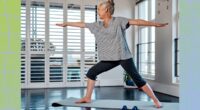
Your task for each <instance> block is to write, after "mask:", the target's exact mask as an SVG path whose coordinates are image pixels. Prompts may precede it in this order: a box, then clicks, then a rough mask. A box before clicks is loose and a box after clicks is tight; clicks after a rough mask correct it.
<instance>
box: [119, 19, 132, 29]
mask: <svg viewBox="0 0 200 110" xmlns="http://www.w3.org/2000/svg"><path fill="white" fill-rule="evenodd" d="M119 19H120V23H121V26H122V29H127V28H128V27H129V26H130V25H129V20H128V18H124V17H120V18H119Z"/></svg>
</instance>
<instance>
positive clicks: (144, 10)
mask: <svg viewBox="0 0 200 110" xmlns="http://www.w3.org/2000/svg"><path fill="white" fill-rule="evenodd" d="M139 18H140V19H144V20H148V0H145V1H143V2H141V3H140V4H139Z"/></svg>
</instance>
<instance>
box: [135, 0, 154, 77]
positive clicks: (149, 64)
mask: <svg viewBox="0 0 200 110" xmlns="http://www.w3.org/2000/svg"><path fill="white" fill-rule="evenodd" d="M136 10H137V12H136V13H137V15H136V17H137V18H138V19H144V20H149V21H154V20H155V0H141V1H139V2H137V5H136ZM136 36H137V46H136V47H137V68H138V71H139V73H140V74H141V75H142V76H144V77H145V78H148V79H149V78H150V79H154V77H155V27H138V28H137V35H136Z"/></svg>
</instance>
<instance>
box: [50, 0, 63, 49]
mask: <svg viewBox="0 0 200 110" xmlns="http://www.w3.org/2000/svg"><path fill="white" fill-rule="evenodd" d="M49 22H50V23H49V25H50V26H49V42H50V46H49V51H54V52H59V51H63V28H62V27H59V26H56V25H55V24H56V23H62V22H63V6H62V4H55V3H50V9H49Z"/></svg>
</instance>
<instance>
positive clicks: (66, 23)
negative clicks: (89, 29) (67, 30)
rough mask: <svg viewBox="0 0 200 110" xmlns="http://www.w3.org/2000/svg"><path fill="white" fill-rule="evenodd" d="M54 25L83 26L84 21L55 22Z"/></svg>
mask: <svg viewBox="0 0 200 110" xmlns="http://www.w3.org/2000/svg"><path fill="white" fill-rule="evenodd" d="M56 25H57V26H61V27H66V26H73V27H80V28H85V23H84V22H64V23H57V24H56Z"/></svg>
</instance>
